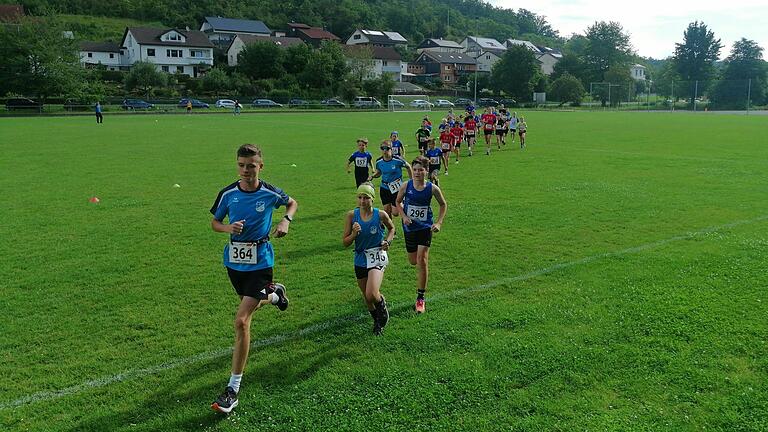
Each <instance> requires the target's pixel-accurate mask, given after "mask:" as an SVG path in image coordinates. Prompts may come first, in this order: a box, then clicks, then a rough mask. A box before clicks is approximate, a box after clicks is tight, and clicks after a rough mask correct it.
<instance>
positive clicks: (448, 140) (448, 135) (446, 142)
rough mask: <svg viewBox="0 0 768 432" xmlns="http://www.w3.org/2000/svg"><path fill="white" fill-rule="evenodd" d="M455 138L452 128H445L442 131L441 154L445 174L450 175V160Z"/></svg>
mask: <svg viewBox="0 0 768 432" xmlns="http://www.w3.org/2000/svg"><path fill="white" fill-rule="evenodd" d="M453 140H454V136H453V133H452V132H451V129H449V128H447V127H446V128H445V130H443V131H442V132H440V150H442V152H443V154H442V155H440V158H441V160H442V162H441V163H442V165H443V169H444V170H445V175H448V162H449V159H450V157H451V152H452V151H453Z"/></svg>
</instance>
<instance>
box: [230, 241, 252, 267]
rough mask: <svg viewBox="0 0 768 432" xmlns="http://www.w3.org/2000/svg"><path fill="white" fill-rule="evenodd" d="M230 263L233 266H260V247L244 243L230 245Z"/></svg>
mask: <svg viewBox="0 0 768 432" xmlns="http://www.w3.org/2000/svg"><path fill="white" fill-rule="evenodd" d="M229 262H230V263H232V264H258V263H259V260H258V245H257V244H256V243H244V242H232V243H230V244H229Z"/></svg>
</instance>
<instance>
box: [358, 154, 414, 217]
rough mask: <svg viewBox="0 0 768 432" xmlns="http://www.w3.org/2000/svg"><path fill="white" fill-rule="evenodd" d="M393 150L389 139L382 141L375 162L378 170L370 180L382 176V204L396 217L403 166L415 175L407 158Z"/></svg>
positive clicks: (410, 174) (380, 193)
mask: <svg viewBox="0 0 768 432" xmlns="http://www.w3.org/2000/svg"><path fill="white" fill-rule="evenodd" d="M393 150H394V148H393V147H391V146H390V144H389V141H382V143H381V157H380V158H378V159H376V163H375V164H374V168H375V169H376V172H374V173H373V175H372V176H371V177H369V178H368V180H369V181H370V180H373V179H375V178H377V177H381V187H380V188H379V195H380V196H381V204H382V205H383V206H384V211H385V212H387V214H388V215H389V216H391V217H393V218H394V217H395V216H397V214H398V213H397V206H396V205H395V198H397V191H399V190H400V186H402V184H403V168H405V169H406V170H407V171H408V177H409V178H410V177H413V174H412V172H411V166H410V165H409V164H408V162H406V161H405V159H403V158H401V157H398V156H393V155H392V153H393Z"/></svg>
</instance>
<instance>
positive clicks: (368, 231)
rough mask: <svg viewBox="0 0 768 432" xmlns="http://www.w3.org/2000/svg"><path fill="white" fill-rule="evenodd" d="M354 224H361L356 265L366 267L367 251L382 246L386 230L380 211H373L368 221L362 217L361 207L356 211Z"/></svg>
mask: <svg viewBox="0 0 768 432" xmlns="http://www.w3.org/2000/svg"><path fill="white" fill-rule="evenodd" d="M352 222H353V223H354V222H357V223H359V224H360V228H361V230H360V234H358V235H357V237H355V265H356V266H358V267H366V265H367V261H366V260H365V250H366V249H371V248H375V247H380V246H381V241H382V240H384V229H383V228H382V227H381V219H380V218H379V209H377V208H374V209H373V215H372V216H371V218H370V219H369V220H367V221H364V220H363V218H362V217H361V216H360V207H358V208H356V209H355V216H354V218H353V220H352Z"/></svg>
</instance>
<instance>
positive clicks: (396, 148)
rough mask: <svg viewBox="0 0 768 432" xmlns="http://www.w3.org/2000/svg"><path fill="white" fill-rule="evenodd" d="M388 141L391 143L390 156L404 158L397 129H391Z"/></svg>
mask: <svg viewBox="0 0 768 432" xmlns="http://www.w3.org/2000/svg"><path fill="white" fill-rule="evenodd" d="M389 142H390V143H391V145H392V156H400V157H401V158H403V159H405V147H403V142H402V141H400V137H399V134H398V133H397V131H392V133H391V134H390V135H389Z"/></svg>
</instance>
